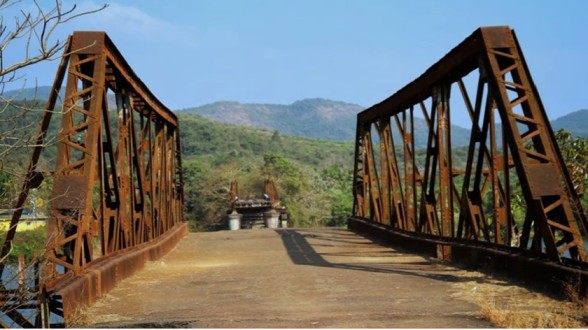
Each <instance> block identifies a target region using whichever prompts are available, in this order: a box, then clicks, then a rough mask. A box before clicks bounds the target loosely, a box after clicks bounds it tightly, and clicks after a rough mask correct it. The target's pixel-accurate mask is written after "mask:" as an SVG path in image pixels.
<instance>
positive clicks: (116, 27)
mask: <svg viewBox="0 0 588 330" xmlns="http://www.w3.org/2000/svg"><path fill="white" fill-rule="evenodd" d="M101 5H102V3H100V2H95V1H84V2H80V3H77V9H78V10H79V11H88V10H93V9H96V8H100V7H101ZM68 6H71V4H65V3H64V7H68ZM70 26H71V27H70V28H73V29H75V30H95V31H106V33H108V34H109V35H119V36H120V37H121V38H128V37H132V38H140V39H148V40H152V39H154V38H157V39H160V40H165V38H166V36H170V35H173V36H175V38H177V37H178V36H181V35H186V34H187V33H189V30H190V29H188V28H187V27H181V26H177V25H175V24H172V23H170V22H168V21H165V20H162V19H159V18H157V17H154V16H151V15H149V14H148V13H146V12H144V11H143V10H141V9H140V8H137V7H133V6H127V5H123V4H120V3H116V2H109V5H108V7H107V8H106V9H104V10H102V11H100V12H97V13H93V14H91V15H88V16H85V17H81V18H78V19H76V20H74V21H72V23H71V25H70Z"/></svg>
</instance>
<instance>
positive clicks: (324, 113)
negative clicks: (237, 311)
mask: <svg viewBox="0 0 588 330" xmlns="http://www.w3.org/2000/svg"><path fill="white" fill-rule="evenodd" d="M50 90H51V87H49V86H38V87H36V88H25V89H22V90H16V91H7V92H4V93H2V95H3V96H4V97H5V98H15V99H16V100H23V99H26V100H33V99H44V98H45V99H46V98H47V96H48V95H49V92H50ZM108 103H109V107H115V106H114V101H113V100H109V102H108ZM365 109H366V107H363V106H361V105H358V104H355V103H348V102H343V101H335V100H329V99H326V98H307V99H302V100H297V101H294V102H292V103H291V104H287V105H285V104H270V103H241V102H238V101H217V102H213V103H208V104H205V105H201V106H196V107H189V108H184V109H177V110H175V112H178V113H185V114H197V115H200V116H202V117H204V118H207V119H210V120H212V121H216V122H221V123H228V124H235V125H242V126H247V127H254V128H262V129H267V130H271V131H278V132H280V133H282V134H286V135H292V136H300V137H309V138H320V139H326V140H333V141H352V140H354V139H355V133H356V132H355V130H356V121H357V114H358V113H359V112H361V111H363V110H365ZM586 122H588V109H580V110H577V111H574V112H571V113H568V114H566V115H564V116H561V117H558V118H555V119H551V126H552V128H553V130H554V131H557V130H559V129H566V130H568V131H570V132H571V133H572V135H575V136H581V137H588V127H587V125H585V123H586ZM425 125H426V124H425V122H424V119H422V118H418V117H415V129H416V131H417V132H418V131H419V130H423V129H424V130H426V126H425ZM451 126H452V127H451V131H452V143H453V145H455V146H463V145H467V144H468V143H469V137H470V133H469V132H470V130H469V129H467V128H463V127H461V126H459V125H451ZM415 135H416V136H415V139H416V141H415V144H416V145H417V146H418V147H422V146H424V145H425V144H426V138H427V137H426V136H423V135H426V134H415Z"/></svg>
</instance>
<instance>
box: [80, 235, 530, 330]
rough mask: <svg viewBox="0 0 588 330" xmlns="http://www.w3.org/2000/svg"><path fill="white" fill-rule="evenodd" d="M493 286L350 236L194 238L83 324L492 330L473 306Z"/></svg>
mask: <svg viewBox="0 0 588 330" xmlns="http://www.w3.org/2000/svg"><path fill="white" fill-rule="evenodd" d="M493 287H494V288H496V290H499V289H500V288H504V287H506V285H504V284H501V283H498V282H497V281H496V280H492V279H490V278H488V277H487V276H485V275H483V274H481V273H477V272H468V271H465V270H461V269H458V268H454V267H451V266H449V265H447V264H444V263H442V262H440V261H438V260H436V259H430V258H427V257H423V256H419V255H414V254H409V253H405V252H403V251H399V250H397V249H395V248H392V247H390V246H385V245H380V244H376V243H374V242H373V241H371V240H369V239H367V238H365V237H363V236H360V235H357V234H355V233H353V232H350V231H348V230H346V229H333V228H324V229H277V230H272V229H259V230H239V231H220V232H210V233H190V234H189V235H188V236H187V237H185V238H184V239H183V240H182V241H180V242H179V243H178V245H177V246H176V247H175V248H174V250H172V251H171V252H170V253H169V254H168V255H166V256H165V257H164V258H163V259H161V260H158V261H155V262H151V263H148V264H147V265H146V267H145V268H144V269H143V270H141V271H139V272H138V273H136V274H135V275H133V276H132V277H130V278H128V279H126V280H124V281H122V282H121V283H119V285H118V286H117V287H116V288H115V289H113V290H112V291H111V292H110V293H108V294H107V295H105V296H104V297H102V298H101V299H100V300H99V301H98V302H97V303H95V304H94V305H93V306H92V307H90V308H88V309H86V310H84V311H82V312H81V313H80V315H79V319H78V320H77V324H76V326H79V327H82V326H89V327H116V328H120V327H141V328H146V327H168V328H171V327H193V328H196V327H197V328H398V327H401V328H468V327H474V328H484V327H492V325H491V324H490V323H489V322H488V321H487V320H485V319H484V318H483V317H482V313H481V308H480V306H479V304H477V303H476V299H474V298H475V297H476V294H477V292H478V288H480V289H479V291H480V292H482V291H483V290H486V293H485V295H486V297H490V296H492V292H494V291H493V290H492V289H491V288H493ZM497 292H502V293H503V292H504V291H497ZM520 294H524V293H520ZM527 294H529V293H528V292H527ZM482 299H484V298H483V297H482ZM486 300H487V299H486Z"/></svg>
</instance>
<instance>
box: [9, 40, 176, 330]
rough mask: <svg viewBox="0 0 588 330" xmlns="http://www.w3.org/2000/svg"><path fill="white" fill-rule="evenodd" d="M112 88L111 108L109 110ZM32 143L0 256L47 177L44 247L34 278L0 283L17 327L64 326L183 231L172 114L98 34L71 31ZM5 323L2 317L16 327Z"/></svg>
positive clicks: (161, 250) (154, 256)
mask: <svg viewBox="0 0 588 330" xmlns="http://www.w3.org/2000/svg"><path fill="white" fill-rule="evenodd" d="M64 79H66V84H65V96H64V99H63V101H62V109H61V111H56V110H55V106H56V103H57V99H58V97H59V96H58V92H59V91H60V89H61V87H62V83H63V80H64ZM112 95H113V96H114V98H115V100H116V108H115V109H109V108H108V102H107V97H108V96H112ZM111 110H112V111H116V116H110V114H111V113H112V111H111ZM54 112H59V115H60V116H61V130H60V132H59V136H58V139H57V160H56V167H55V170H54V171H53V172H52V173H43V172H41V171H40V170H39V168H38V165H39V157H40V155H41V151H42V149H43V146H44V144H45V142H46V141H45V138H46V135H47V132H48V129H49V124H50V122H51V119H52V117H53V113H54ZM115 131H116V134H115V133H114V132H115ZM36 142H37V143H36V147H35V148H34V150H33V154H32V157H31V161H30V165H29V167H28V172H27V175H26V179H25V182H24V184H23V187H22V191H21V193H20V195H19V196H18V201H17V205H16V211H15V212H14V216H13V218H12V220H11V226H10V230H9V231H8V232H7V237H6V240H5V242H4V245H3V248H2V254H1V256H2V257H5V256H6V255H7V254H8V253H9V252H10V249H11V245H12V241H13V239H14V236H15V232H16V225H17V224H18V221H19V219H20V216H21V213H22V210H23V206H24V204H25V201H26V199H27V196H28V193H29V190H30V189H32V188H36V187H38V186H39V185H40V184H41V182H42V181H43V179H44V178H45V177H46V176H51V177H52V180H53V184H52V198H51V201H50V205H49V219H48V224H47V242H46V251H45V255H44V257H43V263H42V265H41V266H40V274H38V277H37V279H36V280H35V283H34V284H35V285H34V287H33V288H30V287H26V288H25V287H23V286H22V285H21V286H19V287H18V288H15V289H8V288H7V287H5V285H4V284H3V283H1V282H0V284H2V285H0V290H1V292H0V299H1V300H0V303H2V305H3V306H4V308H3V310H4V311H6V312H5V314H6V317H8V318H10V319H11V320H12V321H13V324H14V325H19V326H22V327H41V326H43V327H48V326H49V325H50V324H51V323H53V321H54V320H56V319H57V320H58V319H62V320H63V322H65V323H67V321H68V319H69V318H70V317H71V316H72V314H73V313H74V312H75V311H76V309H77V308H79V307H80V306H84V305H88V304H91V303H92V302H94V301H95V300H96V299H97V298H98V297H100V296H101V295H102V294H103V293H105V292H107V291H108V290H110V289H111V288H112V287H114V285H115V284H116V283H117V282H119V281H120V280H121V279H123V278H125V277H127V276H129V275H130V274H132V273H133V272H134V271H135V270H137V269H139V268H141V267H142V265H143V264H144V262H145V261H147V260H150V259H153V258H157V257H158V256H160V255H162V254H164V253H165V252H167V251H168V250H170V249H171V248H172V247H173V246H174V245H175V243H176V242H177V241H178V240H179V239H180V238H181V237H182V236H183V234H185V233H186V232H187V226H186V224H185V223H184V222H183V216H182V205H183V178H182V167H181V151H180V140H179V123H178V120H177V118H176V116H175V115H174V114H173V113H172V112H171V111H170V110H169V109H168V108H166V107H165V106H164V105H163V104H162V103H161V102H160V101H159V100H158V99H157V98H156V97H155V96H154V95H153V94H152V93H151V92H150V91H149V89H148V88H147V87H146V86H145V84H144V83H143V82H142V81H141V80H140V79H139V78H138V77H137V75H136V74H135V73H134V72H133V70H132V69H131V67H130V66H129V64H128V63H127V62H126V61H125V59H124V58H123V56H122V55H121V54H120V52H119V51H118V50H117V49H116V47H115V46H114V44H113V43H112V41H111V40H110V39H109V38H108V36H107V35H106V34H105V33H103V32H75V33H73V35H72V36H70V38H69V39H68V42H67V44H66V47H65V51H64V54H63V57H62V60H61V63H60V65H59V68H58V70H57V74H56V77H55V82H54V84H53V87H52V89H51V94H50V95H49V100H48V104H47V107H46V111H45V113H44V117H43V120H42V123H41V132H40V134H39V135H38V138H37V141H36ZM4 268H5V267H4V265H3V264H2V265H1V266H0V273H3V271H4ZM31 290H32V291H31ZM25 291H31V292H29V293H27V294H23V292H25ZM35 291H36V292H35ZM11 306H12V308H11ZM31 311H32V312H31ZM7 322H8V321H7V320H6V319H1V320H0V323H2V324H3V325H4V326H9V327H12V326H13V325H12V324H7Z"/></svg>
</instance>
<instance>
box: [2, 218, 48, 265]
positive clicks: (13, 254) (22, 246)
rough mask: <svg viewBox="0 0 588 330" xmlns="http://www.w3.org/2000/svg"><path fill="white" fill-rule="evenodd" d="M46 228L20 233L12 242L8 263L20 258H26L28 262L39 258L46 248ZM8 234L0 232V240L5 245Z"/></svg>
mask: <svg viewBox="0 0 588 330" xmlns="http://www.w3.org/2000/svg"><path fill="white" fill-rule="evenodd" d="M45 236H46V229H45V227H40V228H36V229H32V230H26V231H22V232H19V233H18V235H16V236H15V238H14V240H13V241H12V244H13V246H12V250H11V251H10V254H9V255H8V262H9V263H14V262H16V261H17V258H18V256H21V255H22V256H24V257H25V260H26V261H27V262H28V261H30V260H33V259H35V258H38V257H39V253H41V251H43V250H44V248H45ZM5 237H6V233H5V232H2V231H0V239H1V241H2V244H4V239H5Z"/></svg>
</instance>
